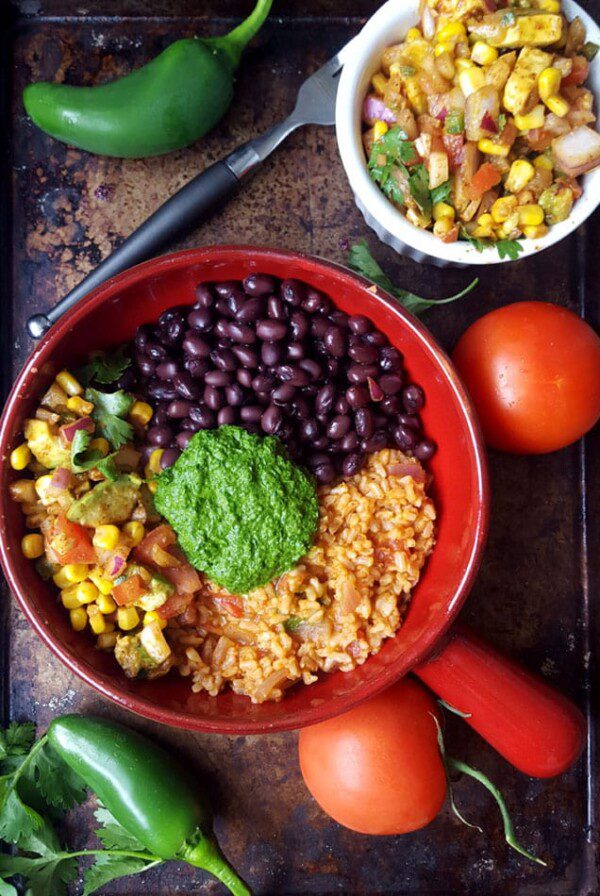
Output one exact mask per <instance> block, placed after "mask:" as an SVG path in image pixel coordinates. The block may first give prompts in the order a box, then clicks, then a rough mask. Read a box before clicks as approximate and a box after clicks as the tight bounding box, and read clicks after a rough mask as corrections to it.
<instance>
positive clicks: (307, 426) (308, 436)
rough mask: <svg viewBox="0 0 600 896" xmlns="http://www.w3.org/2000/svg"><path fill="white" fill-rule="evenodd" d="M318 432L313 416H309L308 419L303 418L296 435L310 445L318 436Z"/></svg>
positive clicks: (318, 428) (317, 425)
mask: <svg viewBox="0 0 600 896" xmlns="http://www.w3.org/2000/svg"><path fill="white" fill-rule="evenodd" d="M320 434H321V429H320V427H319V424H318V423H317V421H316V420H315V419H314V417H309V418H308V420H303V421H302V423H301V424H300V426H299V428H298V435H299V436H300V438H301V439H302V441H303V442H309V443H310V444H311V445H312V443H313V442H314V441H315V439H318V438H319V436H320Z"/></svg>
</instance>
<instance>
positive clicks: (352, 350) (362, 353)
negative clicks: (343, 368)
mask: <svg viewBox="0 0 600 896" xmlns="http://www.w3.org/2000/svg"><path fill="white" fill-rule="evenodd" d="M348 354H349V355H350V357H351V358H352V360H353V361H356V363H357V364H376V363H377V359H378V358H379V352H378V351H377V349H376V348H375V346H374V345H365V344H364V342H363V343H359V344H358V345H351V346H350V347H349V349H348Z"/></svg>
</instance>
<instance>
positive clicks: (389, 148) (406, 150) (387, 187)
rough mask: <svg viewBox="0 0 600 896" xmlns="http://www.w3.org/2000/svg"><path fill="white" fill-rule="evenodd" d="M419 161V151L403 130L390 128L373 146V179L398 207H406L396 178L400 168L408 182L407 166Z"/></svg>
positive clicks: (371, 157)
mask: <svg viewBox="0 0 600 896" xmlns="http://www.w3.org/2000/svg"><path fill="white" fill-rule="evenodd" d="M416 160H417V151H416V149H415V147H414V146H413V144H412V142H411V141H410V140H409V139H408V136H407V134H406V132H405V131H403V130H402V128H390V130H389V131H388V132H387V133H386V134H384V135H383V137H380V138H379V140H377V141H376V142H375V143H374V144H373V149H372V150H371V156H370V158H369V171H370V173H371V178H372V179H373V180H374V181H375V182H376V183H377V184H379V187H380V188H381V190H382V192H383V193H384V194H385V195H386V196H387V197H388V199H391V200H392V202H395V203H396V204H397V205H404V201H405V197H404V193H403V192H402V190H401V188H400V186H399V185H398V182H397V181H396V179H395V177H394V169H395V168H398V169H400V171H401V172H402V174H403V175H404V176H405V178H406V179H407V180H408V178H409V177H410V175H409V172H408V169H407V167H406V166H407V165H410V164H411V163H412V162H415V161H416Z"/></svg>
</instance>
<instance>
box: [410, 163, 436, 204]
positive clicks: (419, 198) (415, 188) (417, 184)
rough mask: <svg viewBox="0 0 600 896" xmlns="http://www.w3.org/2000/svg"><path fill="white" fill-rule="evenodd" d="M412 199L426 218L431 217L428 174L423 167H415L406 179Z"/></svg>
mask: <svg viewBox="0 0 600 896" xmlns="http://www.w3.org/2000/svg"><path fill="white" fill-rule="evenodd" d="M408 185H409V187H410V192H411V196H412V198H413V199H414V200H415V202H416V203H417V205H418V206H419V208H420V209H421V211H422V212H423V214H424V215H426V216H427V217H430V215H431V209H432V202H431V193H430V191H429V174H428V173H427V168H426V167H425V165H415V167H414V168H413V169H412V170H411V173H410V174H409V177H408Z"/></svg>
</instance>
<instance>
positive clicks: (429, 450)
mask: <svg viewBox="0 0 600 896" xmlns="http://www.w3.org/2000/svg"><path fill="white" fill-rule="evenodd" d="M414 451H415V457H416V458H418V460H429V459H430V458H431V457H433V455H434V454H435V452H436V451H437V445H436V444H435V442H434V441H432V440H431V439H421V441H420V442H419V443H418V444H417V446H416V447H415V449H414Z"/></svg>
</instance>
